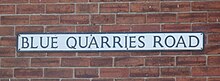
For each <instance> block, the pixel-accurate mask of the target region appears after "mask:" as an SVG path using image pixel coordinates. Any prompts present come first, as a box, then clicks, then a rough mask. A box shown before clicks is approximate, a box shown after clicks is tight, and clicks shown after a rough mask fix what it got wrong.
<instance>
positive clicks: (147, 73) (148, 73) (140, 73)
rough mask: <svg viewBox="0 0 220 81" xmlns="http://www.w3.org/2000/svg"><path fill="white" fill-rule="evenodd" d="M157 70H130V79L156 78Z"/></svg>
mask: <svg viewBox="0 0 220 81" xmlns="http://www.w3.org/2000/svg"><path fill="white" fill-rule="evenodd" d="M158 76H159V69H158V68H131V69H130V77H158Z"/></svg>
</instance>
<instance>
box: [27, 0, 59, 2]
mask: <svg viewBox="0 0 220 81" xmlns="http://www.w3.org/2000/svg"><path fill="white" fill-rule="evenodd" d="M30 2H31V3H58V2H59V0H30Z"/></svg>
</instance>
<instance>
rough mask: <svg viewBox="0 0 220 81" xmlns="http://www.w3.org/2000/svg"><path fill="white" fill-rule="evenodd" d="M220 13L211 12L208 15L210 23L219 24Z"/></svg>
mask: <svg viewBox="0 0 220 81" xmlns="http://www.w3.org/2000/svg"><path fill="white" fill-rule="evenodd" d="M219 14H220V13H218V12H217V13H216V12H210V13H208V22H219V21H220V15H219Z"/></svg>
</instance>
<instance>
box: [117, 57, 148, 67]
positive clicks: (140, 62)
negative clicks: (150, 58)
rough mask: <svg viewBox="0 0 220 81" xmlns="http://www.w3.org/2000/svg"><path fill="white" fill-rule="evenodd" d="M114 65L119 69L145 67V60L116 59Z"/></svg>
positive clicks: (132, 58)
mask: <svg viewBox="0 0 220 81" xmlns="http://www.w3.org/2000/svg"><path fill="white" fill-rule="evenodd" d="M114 65H115V66H119V67H129V66H144V58H140V57H139V58H135V57H118V58H115V64H114Z"/></svg>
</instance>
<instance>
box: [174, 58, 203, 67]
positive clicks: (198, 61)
mask: <svg viewBox="0 0 220 81" xmlns="http://www.w3.org/2000/svg"><path fill="white" fill-rule="evenodd" d="M176 64H177V66H204V65H206V57H204V56H180V57H177V58H176Z"/></svg>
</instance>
